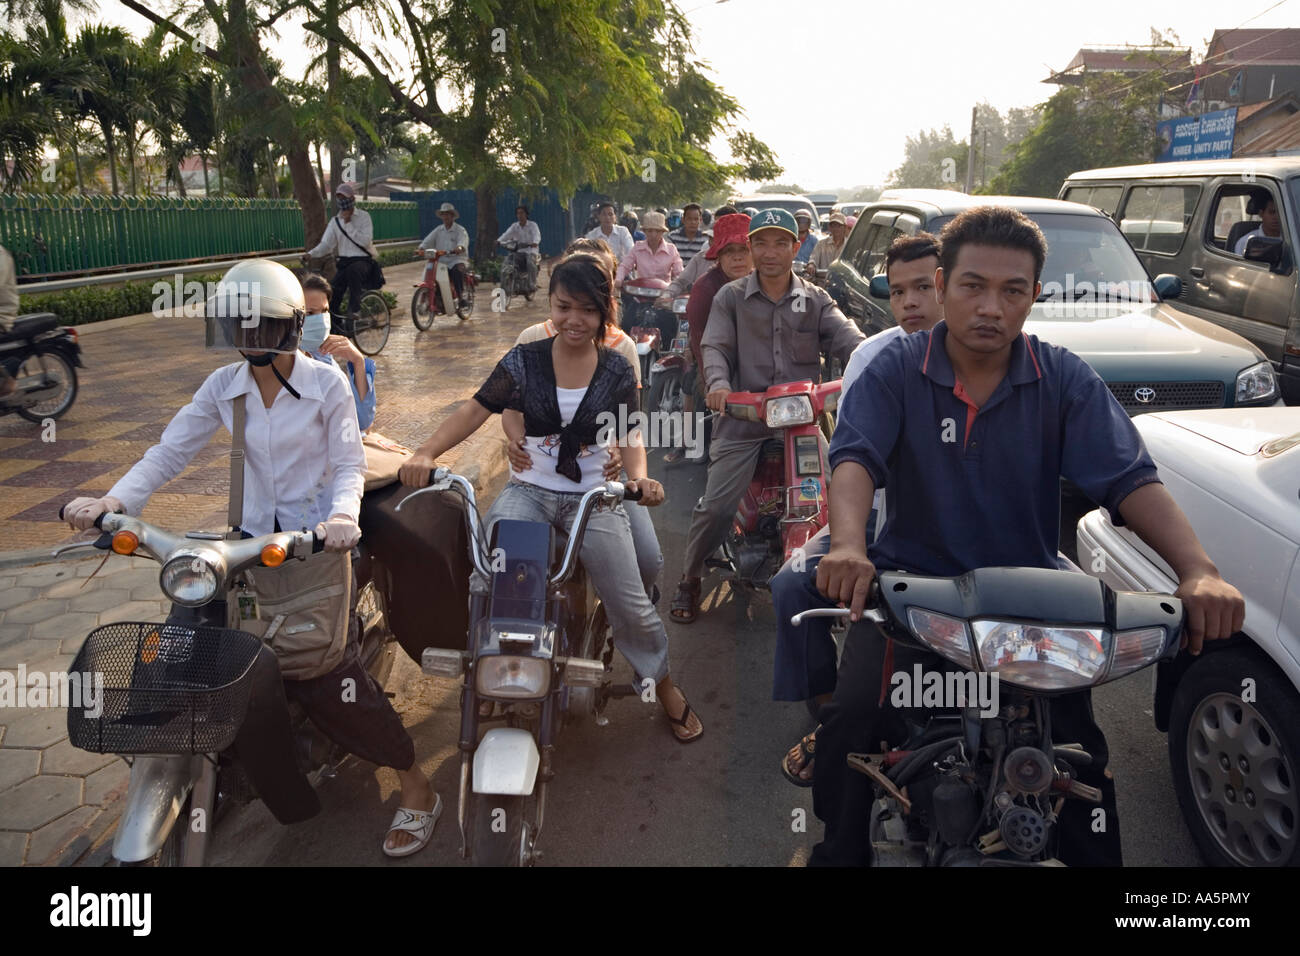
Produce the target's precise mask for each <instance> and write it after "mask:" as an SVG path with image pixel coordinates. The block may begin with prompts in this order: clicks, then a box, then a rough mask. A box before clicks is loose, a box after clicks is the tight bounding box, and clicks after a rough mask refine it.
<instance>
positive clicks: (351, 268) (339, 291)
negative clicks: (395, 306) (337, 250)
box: [330, 256, 370, 334]
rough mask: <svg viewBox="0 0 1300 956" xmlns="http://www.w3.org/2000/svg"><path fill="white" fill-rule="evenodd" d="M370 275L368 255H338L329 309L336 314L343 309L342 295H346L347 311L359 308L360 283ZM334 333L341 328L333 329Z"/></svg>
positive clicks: (358, 309) (339, 331) (337, 332)
mask: <svg viewBox="0 0 1300 956" xmlns="http://www.w3.org/2000/svg"><path fill="white" fill-rule="evenodd" d="M369 277H370V257H369V256H339V259H338V264H337V266H336V268H335V270H334V282H333V286H334V292H333V294H332V295H331V296H330V311H331V312H333V313H334V314H336V315H338V314H340V313H342V311H343V307H342V306H343V296H345V295H346V296H347V297H348V311H349V312H359V311H360V310H361V290H362V283H363V282H365V281H366V279H368V278H369ZM333 331H334V332H335V333H336V334H339V333H341V332H342V330H341V329H334V330H333Z"/></svg>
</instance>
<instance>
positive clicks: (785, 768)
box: [781, 727, 821, 787]
mask: <svg viewBox="0 0 1300 956" xmlns="http://www.w3.org/2000/svg"><path fill="white" fill-rule="evenodd" d="M817 730H821V728H820V727H818V728H817ZM817 730H814V731H813V732H812V733H810V734H805V735H804V737H803V739H802V740H800V741H799V753H800V755H801V756H802V757H803V766H802V767H800V768H799V771H802V770H803V768H804V767H806V766H808V762H809V761H810V760H816V759H817V748H816V746H814V747H813V748H812V749H811V750H809V749H808V739H809V738H810V737H811V738H812V741H813V744H814V745H815V744H816V743H817ZM781 773H782V774H783V775H784V776H785V779H787V780H789V781H790V782H791V783H792V784H794V785H795V786H796V787H811V786H812V785H813V782H812V778H809V779H807V780H805V779H803V778H802V777H800V776H799V773H798V772H796V771H793V770H791V769H790V751H788V750H787V751H786V752H785V753H784V754H783V755H782V756H781Z"/></svg>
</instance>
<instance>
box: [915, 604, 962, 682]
mask: <svg viewBox="0 0 1300 956" xmlns="http://www.w3.org/2000/svg"><path fill="white" fill-rule="evenodd" d="M907 623H908V626H909V627H911V629H912V633H913V634H915V635H916V636H917V637H919V638H920V639H921V640H922V641H924V642H925V643H926V644H927V645H928V646H929V647H930V649H931V650H933V651H936V652H937V653H939V654H942V655H943V656H944V657H946V658H947V659H948V660H950V661H952V662H953V663H954V664H960V665H961V666H962V667H964V668H966V669H967V670H974V669H975V662H974V661H973V660H972V658H971V653H970V630H969V629H968V628H967V627H966V622H965V621H963V620H960V619H959V618H955V617H948V616H947V615H946V614H936V613H935V612H934V611H926V610H924V609H922V608H919V607H909V608H908V609H907Z"/></svg>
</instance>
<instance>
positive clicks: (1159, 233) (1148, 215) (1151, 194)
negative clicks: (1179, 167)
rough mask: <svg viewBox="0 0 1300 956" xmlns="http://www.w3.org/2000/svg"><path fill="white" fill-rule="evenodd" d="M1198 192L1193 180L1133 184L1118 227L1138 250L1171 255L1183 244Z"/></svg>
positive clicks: (1199, 188)
mask: <svg viewBox="0 0 1300 956" xmlns="http://www.w3.org/2000/svg"><path fill="white" fill-rule="evenodd" d="M1200 193H1201V187H1200V186H1198V185H1194V184H1179V185H1171V186H1134V187H1133V189H1131V190H1130V191H1129V194H1128V199H1127V200H1126V201H1125V203H1124V212H1123V213H1122V215H1121V216H1120V222H1119V227H1120V229H1122V230H1123V231H1124V235H1126V236H1127V237H1128V241H1129V242H1131V243H1132V244H1133V248H1134V249H1136V250H1138V251H1139V252H1154V253H1158V254H1161V255H1167V256H1168V255H1173V254H1174V253H1176V252H1177V251H1178V250H1179V249H1181V248H1182V247H1183V238H1184V237H1185V236H1186V235H1187V227H1188V226H1189V225H1191V222H1192V213H1193V212H1195V211H1196V200H1197V197H1198V196H1200Z"/></svg>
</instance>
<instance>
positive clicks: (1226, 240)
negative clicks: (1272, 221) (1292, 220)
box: [1205, 179, 1286, 258]
mask: <svg viewBox="0 0 1300 956" xmlns="http://www.w3.org/2000/svg"><path fill="white" fill-rule="evenodd" d="M1265 193H1266V194H1267V195H1268V196H1269V197H1271V198H1272V199H1273V201H1274V202H1276V201H1277V199H1278V197H1277V194H1276V193H1275V192H1274V191H1273V189H1272V188H1270V185H1269V184H1268V183H1267V182H1266V181H1265V180H1262V179H1261V180H1259V181H1257V182H1253V183H1244V182H1234V183H1225V184H1224V185H1222V186H1220V187H1219V189H1218V192H1217V193H1215V196H1214V205H1213V207H1212V208H1211V210H1210V218H1209V221H1208V222H1207V223H1206V229H1205V233H1206V234H1205V244H1206V245H1207V246H1210V247H1211V248H1214V249H1217V250H1219V251H1220V252H1223V253H1225V254H1227V255H1230V256H1234V257H1237V258H1241V256H1239V255H1238V253H1237V246H1238V245H1239V244H1240V242H1241V237H1242V236H1244V235H1246V234H1247V233H1249V232H1251V231H1253V230H1255V229H1259V228H1261V225H1262V223H1261V219H1260V215H1259V212H1258V211H1252V210H1254V207H1253V206H1252V205H1251V200H1252V198H1255V197H1257V196H1259V195H1263V194H1265ZM1282 234H1283V235H1284V236H1285V235H1286V229H1285V227H1284V228H1283V230H1282Z"/></svg>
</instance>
